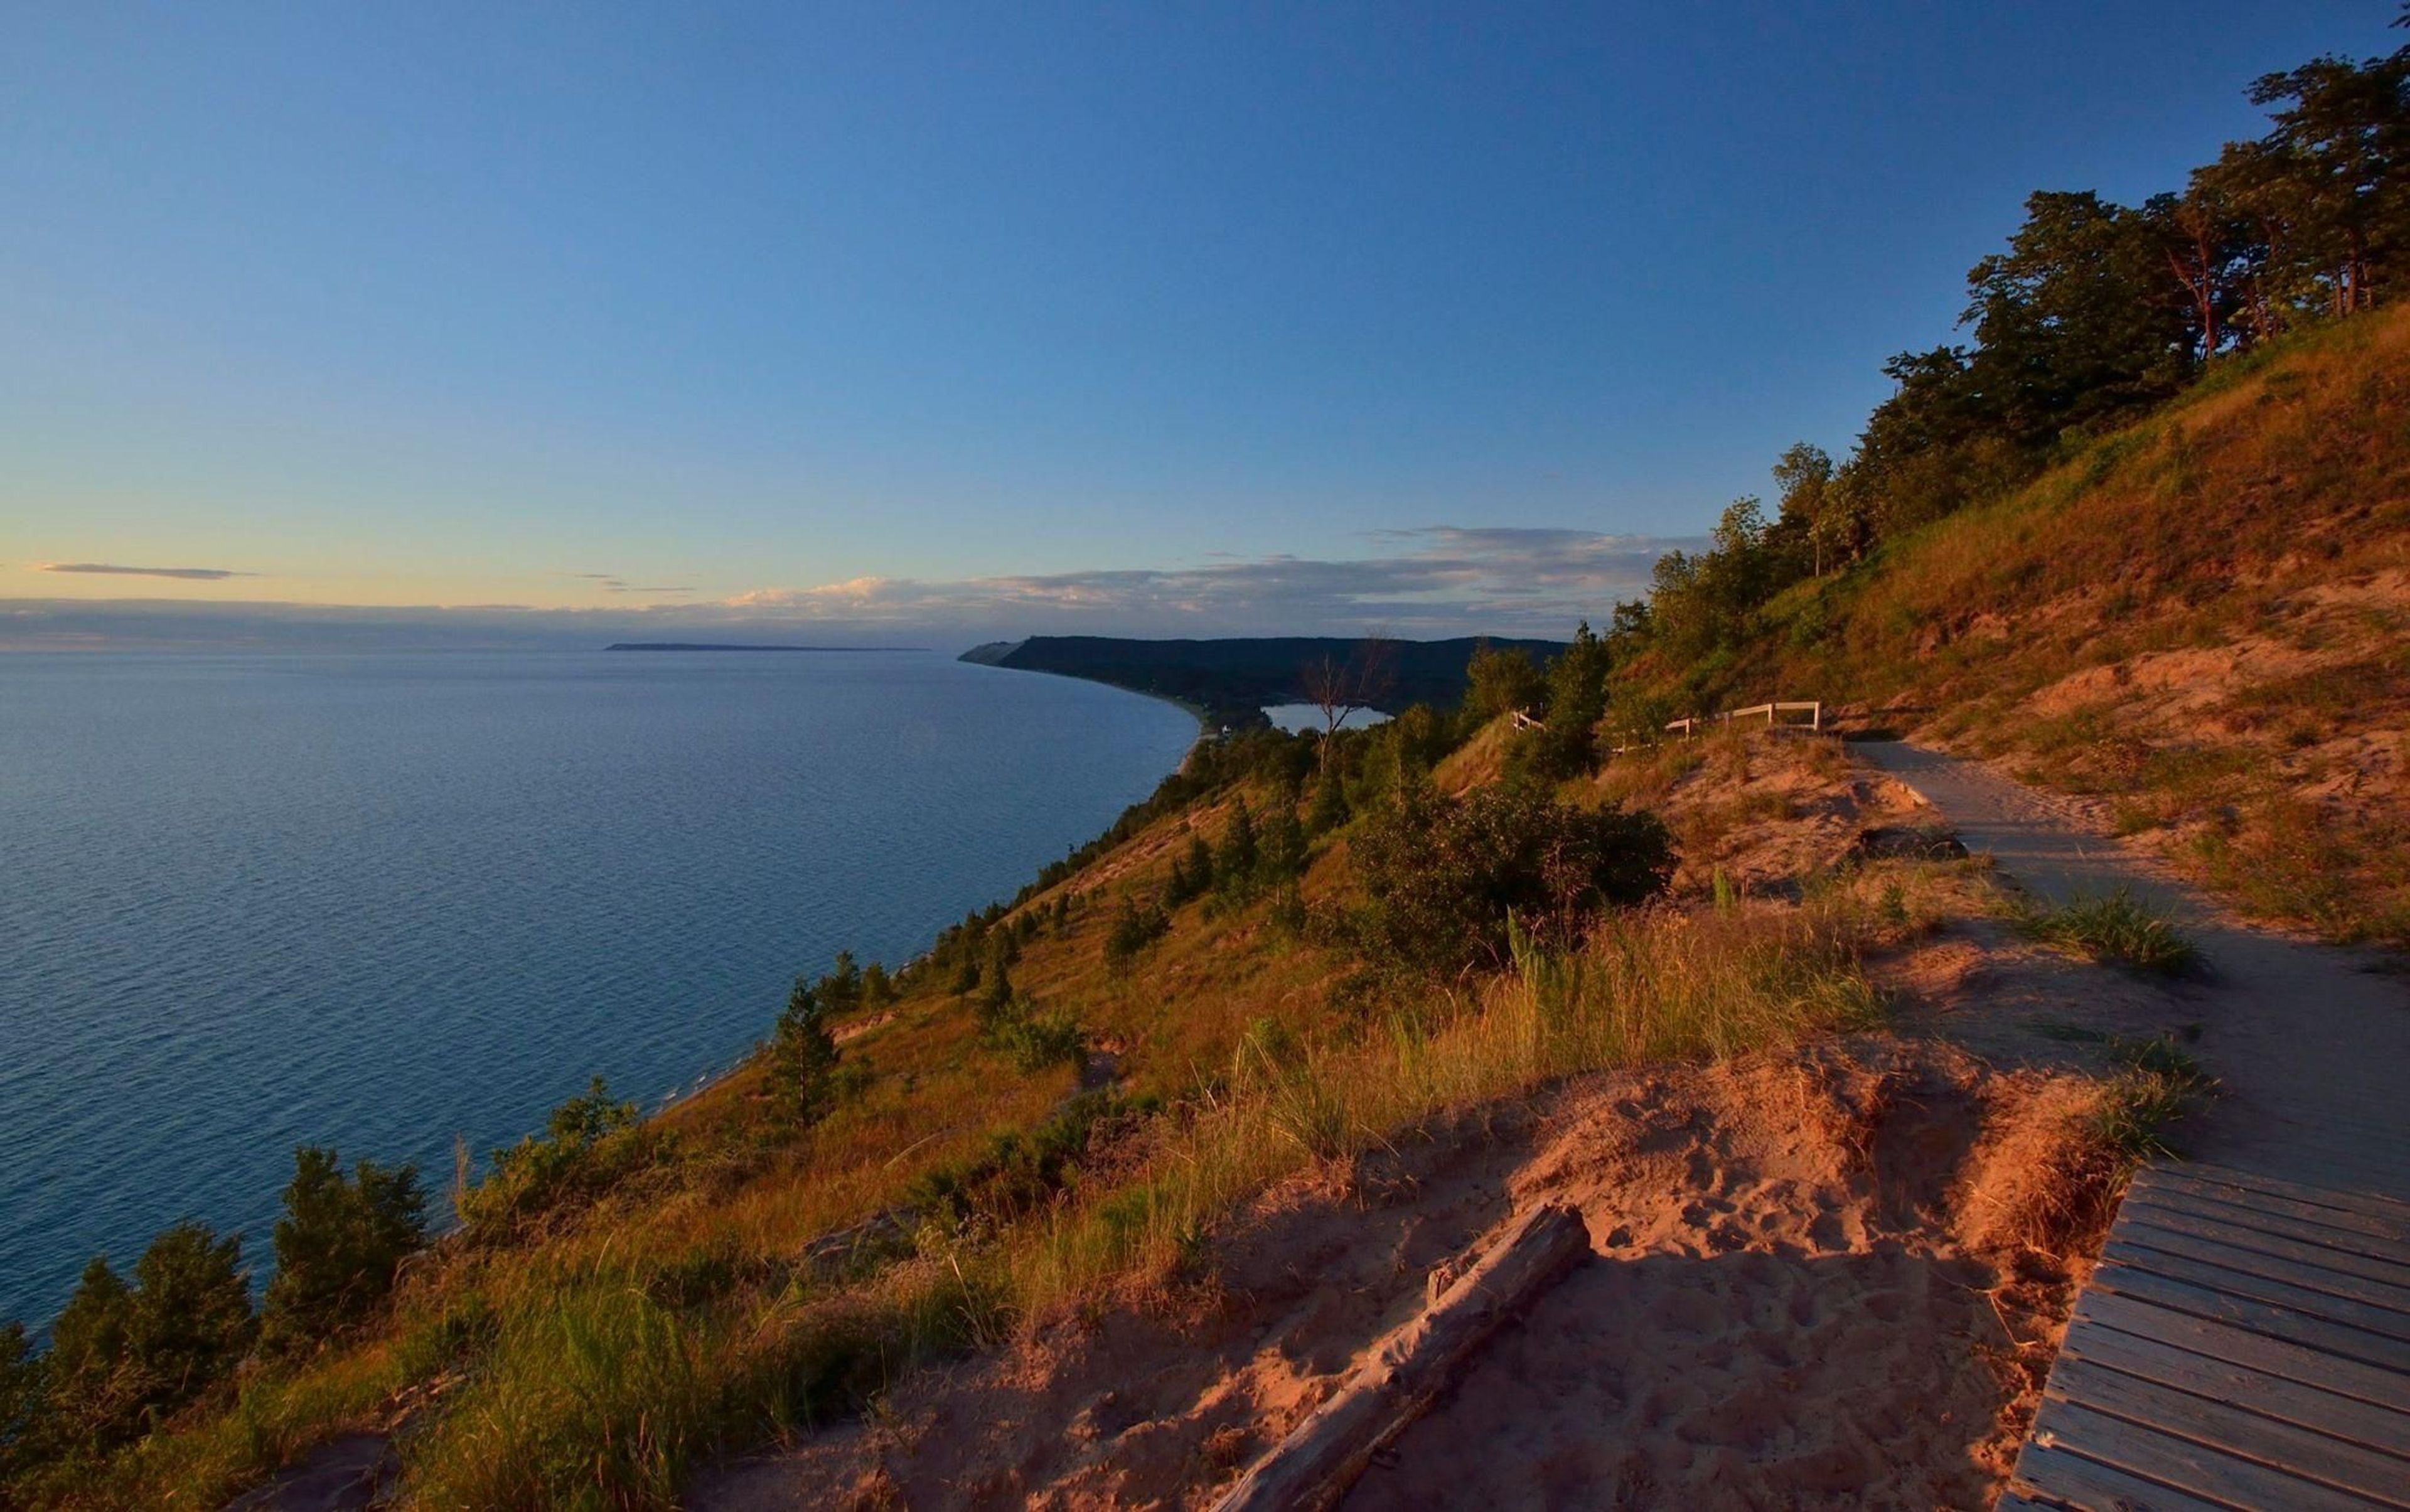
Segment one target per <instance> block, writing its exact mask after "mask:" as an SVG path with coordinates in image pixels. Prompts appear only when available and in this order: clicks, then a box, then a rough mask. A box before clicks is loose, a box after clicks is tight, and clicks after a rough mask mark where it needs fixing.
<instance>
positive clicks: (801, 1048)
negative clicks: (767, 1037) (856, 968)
mask: <svg viewBox="0 0 2410 1512" xmlns="http://www.w3.org/2000/svg"><path fill="white" fill-rule="evenodd" d="M770 1054H771V1065H772V1069H773V1071H774V1073H775V1082H776V1084H777V1091H778V1094H779V1096H780V1097H781V1098H783V1099H784V1101H785V1102H786V1104H787V1107H788V1109H789V1111H790V1112H792V1113H793V1114H794V1116H795V1118H796V1120H797V1121H798V1122H800V1123H802V1124H803V1125H805V1126H806V1127H809V1126H811V1125H813V1124H817V1123H819V1122H820V1120H821V1119H822V1118H824V1117H826V1116H827V1115H828V1111H829V1106H830V1104H831V1103H832V1102H834V1101H835V1082H836V1062H837V1050H836V1036H835V1035H834V1034H831V1033H830V1032H829V1026H828V1009H827V1008H826V1006H825V1005H824V1004H822V1003H821V1001H820V995H819V994H818V993H816V992H815V991H814V990H813V988H812V984H811V983H810V982H808V981H805V980H804V979H803V978H801V977H797V978H796V979H795V984H794V986H793V987H792V988H791V989H790V990H789V991H788V993H787V1006H786V1008H785V1010H782V1011H781V1012H780V1013H779V1014H778V1024H777V1029H776V1030H775V1031H774V1033H773V1035H772V1038H771V1041H770Z"/></svg>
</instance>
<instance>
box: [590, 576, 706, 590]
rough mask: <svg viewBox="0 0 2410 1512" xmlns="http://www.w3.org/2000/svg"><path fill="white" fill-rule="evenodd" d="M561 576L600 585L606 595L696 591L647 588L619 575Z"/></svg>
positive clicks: (690, 588) (680, 588) (685, 588)
mask: <svg viewBox="0 0 2410 1512" xmlns="http://www.w3.org/2000/svg"><path fill="white" fill-rule="evenodd" d="M560 575H561V576H563V577H576V578H582V579H584V580H585V581H587V582H589V583H596V584H600V585H601V586H602V591H603V592H605V593H691V592H693V591H694V589H693V588H692V587H691V586H680V587H676V588H646V587H644V586H642V585H640V584H635V583H631V582H629V581H628V580H627V579H626V578H624V577H621V576H620V575H619V574H617V573H563V574H560Z"/></svg>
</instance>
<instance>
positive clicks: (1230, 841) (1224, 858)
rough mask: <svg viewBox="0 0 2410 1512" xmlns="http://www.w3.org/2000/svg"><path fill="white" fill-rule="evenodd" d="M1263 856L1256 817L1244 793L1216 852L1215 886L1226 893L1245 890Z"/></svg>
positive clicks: (1253, 878)
mask: <svg viewBox="0 0 2410 1512" xmlns="http://www.w3.org/2000/svg"><path fill="white" fill-rule="evenodd" d="M1261 858H1262V851H1261V847H1260V844H1259V842H1258V840H1257V838H1256V816H1255V815H1254V814H1253V813H1252V812H1250V811H1249V810H1248V808H1247V799H1246V795H1245V794H1244V793H1241V794H1240V796H1239V801H1238V804H1237V806H1236V807H1234V808H1233V809H1232V810H1231V813H1230V824H1229V827H1228V828H1227V829H1226V830H1224V831H1223V832H1222V847H1221V849H1220V850H1217V851H1215V852H1214V855H1213V881H1214V885H1215V886H1216V887H1217V888H1219V889H1220V890H1221V891H1222V892H1223V893H1225V894H1241V893H1244V892H1245V891H1246V890H1247V889H1248V888H1249V887H1251V886H1252V885H1254V883H1255V880H1256V863H1257V862H1258V861H1259V860H1261Z"/></svg>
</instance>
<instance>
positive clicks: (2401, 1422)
mask: <svg viewBox="0 0 2410 1512" xmlns="http://www.w3.org/2000/svg"><path fill="white" fill-rule="evenodd" d="M1999 1505H2000V1506H2001V1507H2002V1508H2004V1509H2010V1512H2034V1509H2040V1508H2078V1507H2080V1508H2097V1509H2100V1512H2110V1509H2117V1512H2128V1509H2144V1508H2166V1509H2170V1512H2194V1509H2203V1512H2206V1509H2213V1508H2214V1509H2229V1512H2230V1509H2233V1508H2257V1507H2270V1508H2287V1509H2290V1508H2297V1507H2298V1508H2303V1509H2307V1512H2316V1509H2320V1508H2353V1509H2363V1508H2368V1507H2397V1508H2404V1509H2410V1202H2403V1201H2402V1200H2399V1199H2395V1198H2391V1197H2383V1196H2375V1195H2371V1194H2364V1193H2359V1192H2338V1191H2332V1190H2327V1189H2324V1188H2319V1187H2312V1186H2303V1185H2297V1184H2295V1183H2291V1182H2286V1181H2278V1180H2274V1179H2272V1178H2269V1177H2264V1176H2258V1175H2253V1174H2249V1173H2246V1172H2243V1171H2240V1170H2233V1169H2231V1168H2229V1167H2225V1166H2212V1165H2200V1164H2182V1165H2170V1166H2163V1167H2156V1168H2154V1169H2152V1170H2145V1171H2143V1172H2142V1173H2141V1175H2139V1176H2137V1177H2136V1178H2135V1180H2134V1184H2133V1186H2132V1188H2131V1189H2130V1190H2129V1191H2128V1192H2127V1196H2126V1201H2125V1205H2124V1207H2123V1208H2122V1209H2121V1210H2120V1211H2119V1213H2118V1214H2117V1222H2116V1225H2115V1227H2113V1228H2112V1229H2111V1230H2110V1232H2109V1243H2108V1246H2107V1248H2106V1249H2105V1250H2104V1251H2103V1252H2102V1256H2101V1263H2100V1268H2099V1270H2098V1272H2095V1273H2094V1275H2093V1278H2092V1284H2091V1286H2089V1287H2086V1288H2085V1290H2084V1293H2083V1299H2082V1300H2081V1301H2079V1302H2078V1303H2077V1304H2076V1309H2075V1316H2074V1318H2073V1320H2072V1321H2071V1322H2069V1325H2068V1330H2067V1340H2066V1343H2065V1344H2063V1345H2061V1346H2060V1348H2059V1354H2058V1360H2057V1363H2055V1364H2054V1366H2052V1368H2051V1373H2050V1383H2049V1385H2048V1387H2047V1388H2045V1391H2044V1396H2043V1402H2042V1407H2041V1411H2040V1415H2039V1416H2038V1417H2037V1418H2035V1419H2034V1426H2033V1433H2032V1436H2031V1437H2030V1438H2028V1439H2027V1440H2026V1442H2025V1450H2024V1452H2023V1454H2021V1455H2020V1456H2019V1457H2018V1460H2017V1468H2016V1474H2015V1476H2014V1477H2013V1478H2012V1479H2011V1482H2010V1487H2009V1490H2008V1493H2007V1494H2006V1495H2004V1496H2003V1497H2001V1499H2000V1502H1999Z"/></svg>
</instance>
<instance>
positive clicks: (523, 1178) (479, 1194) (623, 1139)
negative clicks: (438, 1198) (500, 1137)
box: [457, 1076, 659, 1229]
mask: <svg viewBox="0 0 2410 1512" xmlns="http://www.w3.org/2000/svg"><path fill="white" fill-rule="evenodd" d="M658 1146H659V1140H658V1139H657V1137H656V1136H655V1135H654V1133H653V1132H652V1131H651V1130H650V1129H648V1128H646V1127H645V1126H643V1125H641V1124H639V1123H638V1122H637V1121H636V1105H635V1104H634V1103H632V1102H620V1101H617V1100H616V1099H614V1098H612V1096H611V1089H610V1087H609V1085H608V1084H607V1083H604V1082H603V1080H602V1078H601V1077H599V1076H598V1077H596V1078H594V1080H593V1081H592V1082H591V1083H588V1086H587V1089H586V1091H585V1093H584V1094H583V1095H582V1096H579V1097H574V1098H570V1099H569V1100H568V1101H567V1102H564V1103H562V1104H561V1105H560V1106H559V1107H558V1108H555V1109H554V1110H553V1111H552V1116H551V1117H550V1118H549V1119H548V1120H546V1121H545V1125H544V1133H542V1134H541V1135H536V1134H530V1135H529V1136H528V1137H527V1138H526V1139H523V1140H521V1141H519V1142H518V1143H516V1144H515V1145H512V1146H511V1147H510V1148H509V1149H506V1150H496V1151H494V1152H493V1154H492V1156H491V1157H490V1158H491V1165H490V1168H489V1170H487V1172H486V1179H485V1180H483V1181H481V1182H478V1183H476V1184H475V1185H472V1186H470V1187H468V1188H467V1189H466V1190H464V1191H463V1192H462V1193H461V1194H460V1197H459V1200H458V1203H457V1206H458V1208H459V1213H460V1221H461V1222H462V1223H463V1224H465V1225H467V1226H468V1227H470V1228H471V1229H490V1228H498V1227H501V1226H506V1225H509V1224H514V1223H517V1222H521V1221H523V1220H527V1219H530V1218H533V1217H536V1216H538V1215H540V1214H544V1213H547V1212H550V1211H552V1210H554V1209H557V1208H560V1207H564V1206H567V1205H569V1204H571V1203H573V1202H576V1201H581V1200H584V1199H589V1198H592V1197H594V1196H596V1195H598V1194H600V1193H602V1192H603V1191H605V1190H607V1189H609V1188H610V1187H611V1186H612V1185H615V1184H616V1183H617V1182H618V1181H619V1180H620V1179H622V1178H623V1177H625V1176H627V1175H629V1174H630V1173H632V1171H634V1170H638V1169H639V1168H641V1167H643V1166H645V1165H646V1164H648V1163H649V1162H650V1161H651V1160H652V1158H653V1156H655V1154H656V1153H657V1151H658Z"/></svg>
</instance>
